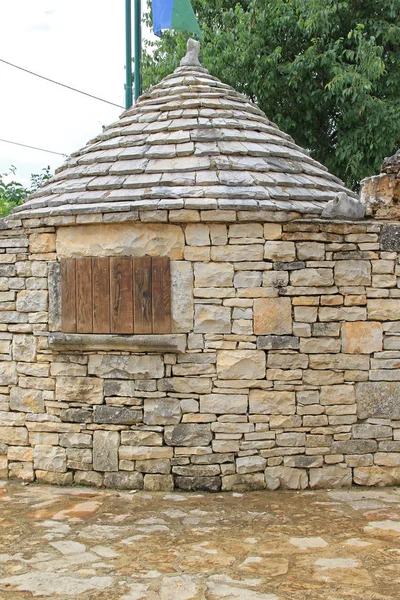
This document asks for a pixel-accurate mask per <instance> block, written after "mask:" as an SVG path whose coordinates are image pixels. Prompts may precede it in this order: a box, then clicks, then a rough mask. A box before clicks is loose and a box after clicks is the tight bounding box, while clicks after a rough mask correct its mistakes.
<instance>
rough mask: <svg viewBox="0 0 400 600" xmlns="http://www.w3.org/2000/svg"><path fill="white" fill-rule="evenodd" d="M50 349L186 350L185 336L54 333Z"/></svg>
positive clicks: (178, 351)
mask: <svg viewBox="0 0 400 600" xmlns="http://www.w3.org/2000/svg"><path fill="white" fill-rule="evenodd" d="M49 347H50V348H52V349H54V350H79V351H81V352H82V351H85V350H125V351H130V352H177V353H182V352H184V351H185V348H186V335H185V334H164V335H116V334H98V333H96V334H92V333H59V332H57V333H52V334H50V336H49Z"/></svg>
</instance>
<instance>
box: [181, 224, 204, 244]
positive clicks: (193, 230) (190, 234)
mask: <svg viewBox="0 0 400 600" xmlns="http://www.w3.org/2000/svg"><path fill="white" fill-rule="evenodd" d="M185 237H186V243H187V244H188V245H189V246H208V245H209V243H210V229H209V227H208V225H203V224H201V223H190V224H189V225H186V228H185Z"/></svg>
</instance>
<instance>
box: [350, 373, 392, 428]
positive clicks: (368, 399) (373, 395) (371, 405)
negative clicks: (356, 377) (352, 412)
mask: <svg viewBox="0 0 400 600" xmlns="http://www.w3.org/2000/svg"><path fill="white" fill-rule="evenodd" d="M356 400H357V407H358V418H359V419H368V418H378V419H400V381H365V382H364V381H363V382H360V383H357V384H356Z"/></svg>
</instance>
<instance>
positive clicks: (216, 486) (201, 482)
mask: <svg viewBox="0 0 400 600" xmlns="http://www.w3.org/2000/svg"><path fill="white" fill-rule="evenodd" d="M175 486H176V488H177V489H178V490H184V491H185V492H203V491H204V492H219V491H220V489H221V477H219V476H215V477H183V476H181V475H178V476H176V477H175Z"/></svg>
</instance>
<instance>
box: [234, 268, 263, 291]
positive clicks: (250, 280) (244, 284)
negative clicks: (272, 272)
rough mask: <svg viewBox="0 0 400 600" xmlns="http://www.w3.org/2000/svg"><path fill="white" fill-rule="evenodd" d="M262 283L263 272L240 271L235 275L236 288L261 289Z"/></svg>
mask: <svg viewBox="0 0 400 600" xmlns="http://www.w3.org/2000/svg"><path fill="white" fill-rule="evenodd" d="M261 281H262V273H261V271H238V272H237V273H236V275H235V279H234V286H235V288H255V287H260V286H261Z"/></svg>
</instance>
